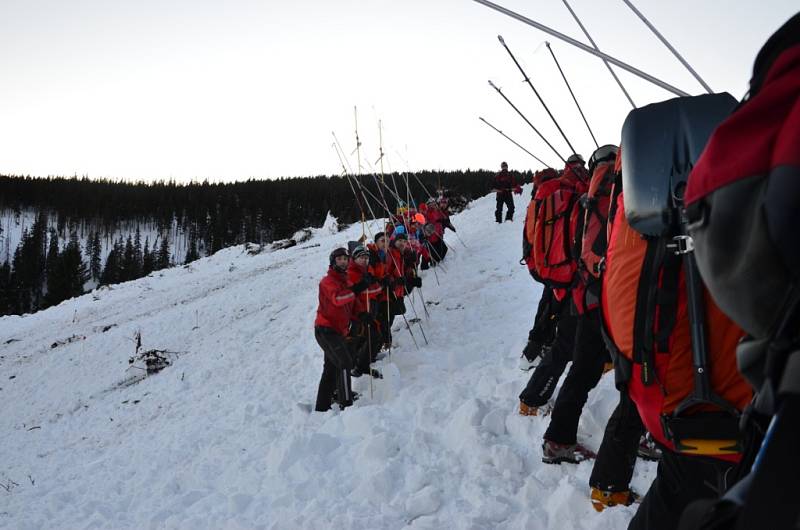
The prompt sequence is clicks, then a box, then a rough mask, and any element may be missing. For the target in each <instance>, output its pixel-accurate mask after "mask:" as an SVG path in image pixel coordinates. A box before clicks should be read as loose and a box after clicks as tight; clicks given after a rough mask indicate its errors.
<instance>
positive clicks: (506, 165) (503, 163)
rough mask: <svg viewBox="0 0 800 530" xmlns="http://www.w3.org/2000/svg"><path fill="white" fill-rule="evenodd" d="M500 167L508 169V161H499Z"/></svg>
mask: <svg viewBox="0 0 800 530" xmlns="http://www.w3.org/2000/svg"><path fill="white" fill-rule="evenodd" d="M500 169H508V162H500Z"/></svg>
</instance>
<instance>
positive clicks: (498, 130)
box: [478, 116, 550, 167]
mask: <svg viewBox="0 0 800 530" xmlns="http://www.w3.org/2000/svg"><path fill="white" fill-rule="evenodd" d="M478 119H479V120H481V121H482V122H483V123H485V124H486V125H488V126H489V127H491V128H492V129H494V130H495V131H497V132H498V133H500V134H501V135H502V136H503V137H504V138H505V139H506V140H508V141H509V142H511V143H512V144H514V145H516V146H517V147H519V148H520V149H522V150H523V151H525V152H526V153H528V154H529V155H531V156H532V157H533V158H535V159H536V161H537V162H539V163H540V164H542V165H543V166H544V167H550V166H549V165H547V164H546V163H545V161H544V160H542V159H541V158H539V157H538V156H536V155H534V154H533V153H531V152H530V151H528V150H527V149H525V148H524V147H522V146H521V145H519V144H518V143H517V142H515V141H514V140H512V139H511V138H509V137H508V136H507V135H506V133H504V132H503V131H501V130H500V129H498V128H497V127H495V126H494V125H492V124H491V123H489V122H488V121H486V120H484V119H483V118H482V117H480V116H478Z"/></svg>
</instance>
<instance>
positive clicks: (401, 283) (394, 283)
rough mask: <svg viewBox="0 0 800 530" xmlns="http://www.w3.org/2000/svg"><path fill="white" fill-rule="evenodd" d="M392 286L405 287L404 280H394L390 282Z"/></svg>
mask: <svg viewBox="0 0 800 530" xmlns="http://www.w3.org/2000/svg"><path fill="white" fill-rule="evenodd" d="M392 285H393V286H394V287H405V286H406V279H405V278H396V279H395V280H394V281H393V282H392Z"/></svg>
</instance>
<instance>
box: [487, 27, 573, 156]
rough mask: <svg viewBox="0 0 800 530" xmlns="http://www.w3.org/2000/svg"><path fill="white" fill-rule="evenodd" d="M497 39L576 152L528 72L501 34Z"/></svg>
mask: <svg viewBox="0 0 800 530" xmlns="http://www.w3.org/2000/svg"><path fill="white" fill-rule="evenodd" d="M497 40H499V41H500V44H502V45H503V48H505V49H506V51H507V52H508V55H510V56H511V60H512V61H514V64H516V65H517V68H519V71H520V73H521V74H522V76H523V77H524V78H525V82H526V83H528V86H529V87H531V90H533V93H534V94H536V97H537V98H538V99H539V103H541V104H542V107H544V110H546V111H547V115H548V116H550V119H551V120H553V123H554V124H555V126H556V129H558V132H560V133H561V137H562V138H564V141H565V142H567V145H568V146H569V149H570V151H572V152H573V153H575V152H577V151H575V148H574V147H572V144H571V143H570V141H569V138H567V135H566V134H564V131H563V130H562V129H561V126H560V125H559V124H558V121H556V118H555V117H554V116H553V113H552V112H550V109H549V108H547V105H546V104H545V102H544V100H543V99H542V96H540V95H539V91H538V90H536V87H534V86H533V83H531V78H530V77H528V74H526V73H525V70H523V69H522V66H521V65H520V64H519V61H517V58H516V57H514V54H513V53H511V50H510V49H509V47H508V45H507V44H506V41H505V40H503V36H502V35H498V36H497Z"/></svg>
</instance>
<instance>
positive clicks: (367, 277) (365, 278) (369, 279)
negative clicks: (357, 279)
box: [361, 271, 375, 285]
mask: <svg viewBox="0 0 800 530" xmlns="http://www.w3.org/2000/svg"><path fill="white" fill-rule="evenodd" d="M361 281H362V282H367V285H369V284H372V283H375V276H373V275H372V274H371V273H370V272H369V271H367V272H365V273H364V275H363V276H362V277H361Z"/></svg>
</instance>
